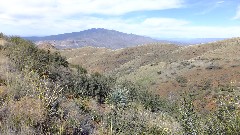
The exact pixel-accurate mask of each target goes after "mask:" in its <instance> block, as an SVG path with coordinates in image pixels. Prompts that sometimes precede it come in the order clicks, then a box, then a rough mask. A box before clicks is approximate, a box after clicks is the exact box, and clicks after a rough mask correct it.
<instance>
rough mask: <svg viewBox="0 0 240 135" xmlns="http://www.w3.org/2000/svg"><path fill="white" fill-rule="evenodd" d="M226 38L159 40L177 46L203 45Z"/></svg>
mask: <svg viewBox="0 0 240 135" xmlns="http://www.w3.org/2000/svg"><path fill="white" fill-rule="evenodd" d="M225 39H226V38H167V39H161V40H165V41H167V42H170V43H174V44H177V45H195V44H205V43H211V42H216V41H221V40H225Z"/></svg>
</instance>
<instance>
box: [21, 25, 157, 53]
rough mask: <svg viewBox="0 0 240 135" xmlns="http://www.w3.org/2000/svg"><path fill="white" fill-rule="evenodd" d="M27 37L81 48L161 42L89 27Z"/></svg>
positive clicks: (39, 42)
mask: <svg viewBox="0 0 240 135" xmlns="http://www.w3.org/2000/svg"><path fill="white" fill-rule="evenodd" d="M24 38H25V39H28V40H31V41H34V42H36V43H37V44H42V43H43V42H49V43H51V44H53V45H54V46H55V47H56V48H61V49H63V48H79V47H84V46H93V47H106V48H112V49H119V48H126V47H132V46H137V45H141V44H149V43H155V42H160V41H158V40H155V39H152V38H149V37H144V36H139V35H134V34H126V33H122V32H118V31H115V30H107V29H102V28H98V29H95V28H93V29H89V30H84V31H81V32H73V33H65V34H59V35H52V36H46V37H24Z"/></svg>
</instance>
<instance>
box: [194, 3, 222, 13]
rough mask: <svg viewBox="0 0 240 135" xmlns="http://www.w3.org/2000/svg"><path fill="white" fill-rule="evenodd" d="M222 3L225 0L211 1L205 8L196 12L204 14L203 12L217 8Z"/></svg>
mask: <svg viewBox="0 0 240 135" xmlns="http://www.w3.org/2000/svg"><path fill="white" fill-rule="evenodd" d="M224 3H225V1H217V2H214V3H211V4H209V5H208V8H206V9H205V10H203V11H202V12H200V13H198V14H199V15H205V14H207V13H209V12H211V11H213V10H215V9H217V8H219V7H220V6H221V5H222V4H224Z"/></svg>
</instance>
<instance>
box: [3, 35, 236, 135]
mask: <svg viewBox="0 0 240 135" xmlns="http://www.w3.org/2000/svg"><path fill="white" fill-rule="evenodd" d="M1 38H3V39H4V40H5V41H6V43H5V45H4V46H3V45H0V46H1V48H0V134H6V135H8V134H9V135H11V134H16V135H26V134H59V135H67V134H82V135H88V134H99V135H106V134H109V135H113V134H129V135H131V134H147V135H148V134H152V135H159V134H160V135H161V134H176V135H179V134H183V135H185V134H209V135H212V134H229V135H233V134H239V132H240V114H239V113H240V112H239V107H240V106H239V101H240V97H239V96H240V93H239V90H240V89H239V87H238V86H237V85H236V82H234V81H235V80H237V79H238V78H236V79H235V80H232V82H229V83H226V84H221V85H220V84H219V85H218V86H216V87H213V85H214V83H213V80H211V79H208V80H204V81H202V80H200V81H199V82H201V83H199V84H198V85H197V86H196V87H193V86H194V85H193V84H192V83H191V80H190V81H189V78H190V77H189V76H186V75H185V76H183V75H181V74H180V73H182V72H176V74H173V73H172V71H174V70H173V68H174V69H175V68H179V69H183V70H182V71H183V72H185V70H186V67H187V68H188V69H189V68H190V67H191V69H196V70H197V68H198V67H197V66H198V65H201V63H199V62H192V63H191V62H190V60H189V61H184V62H183V61H181V62H182V63H179V64H176V61H177V60H176V59H177V58H175V60H174V59H172V58H170V55H169V53H168V51H164V49H160V50H162V53H163V54H166V55H165V56H168V57H166V58H165V59H167V60H165V61H163V62H162V63H161V61H160V60H155V61H154V64H153V63H141V64H142V65H141V64H140V65H141V66H140V65H138V64H136V65H134V66H135V67H137V68H138V70H139V71H142V70H143V69H141V68H146V67H148V66H150V67H152V68H151V70H150V71H156V72H153V73H154V75H153V76H154V77H155V76H166V75H168V74H170V75H172V80H171V81H172V82H175V83H176V85H179V87H180V88H181V89H180V90H179V91H178V92H176V93H174V94H172V95H171V94H169V96H162V95H161V93H157V92H155V91H154V90H151V89H150V87H148V86H146V85H142V84H143V83H141V82H139V81H138V82H137V83H136V82H134V81H131V80H127V79H123V78H122V79H119V75H116V74H115V73H114V72H116V71H113V73H114V74H112V75H110V74H109V73H108V74H105V73H98V72H88V70H87V69H85V68H84V67H83V66H81V65H79V64H74V63H71V64H70V63H69V61H67V59H66V58H65V57H63V56H61V55H60V53H59V52H58V51H54V52H53V51H48V50H43V49H39V48H37V47H36V46H35V44H34V43H32V42H30V41H27V40H24V39H21V38H19V37H7V36H4V35H2V36H1ZM168 46H170V48H169V51H170V52H172V51H174V50H175V49H177V48H179V47H176V46H173V45H168ZM210 46H214V45H210ZM164 47H166V46H164ZM142 48H144V47H142ZM154 48H157V46H153V47H152V48H150V49H152V50H155V49H154ZM197 48H198V47H197ZM148 51H149V50H148ZM148 51H147V53H149V52H148ZM179 51H183V50H178V51H175V53H176V54H178V53H179ZM186 52H187V51H186ZM217 52H219V50H217V51H216V53H217ZM126 53H134V54H137V55H139V57H141V58H142V59H147V61H148V60H151V59H152V58H153V57H160V56H163V55H160V54H159V55H157V56H155V55H154V56H153V55H151V54H150V55H151V57H150V56H149V57H145V56H142V55H141V53H139V51H135V50H134V49H129V50H128V51H127V52H126ZM147 53H146V54H147ZM117 54H118V55H115V56H116V57H122V56H124V58H122V59H120V60H127V61H128V62H129V61H130V60H131V59H132V57H131V55H126V54H124V52H120V53H117ZM178 55H180V54H178ZM191 55H192V54H191ZM207 55H210V54H209V53H207V54H206V55H204V56H203V57H206V56H207ZM194 56H195V55H194ZM211 56H212V57H214V56H215V55H211ZM106 57H109V56H106ZM106 57H105V58H106ZM186 57H189V55H186ZM203 57H202V58H203ZM179 59H181V58H179ZM196 60H197V59H196ZM228 60H229V59H228ZM235 60H237V59H235ZM109 62H112V61H110V60H109ZM120 62H121V61H120ZM174 62H175V63H174ZM204 62H205V61H204ZM123 63H125V61H124V62H123ZM206 63H207V64H209V63H210V62H209V61H207V62H206ZM230 63H231V61H230ZM161 64H163V65H161ZM211 64H212V65H213V64H216V63H210V64H209V65H207V66H206V67H203V68H201V70H199V71H202V72H204V73H205V72H207V73H209V72H211V71H215V70H216V73H217V72H218V71H219V70H220V71H219V72H221V71H223V70H224V69H226V65H222V64H221V63H220V64H219V63H218V65H217V66H216V65H215V66H212V65H211ZM192 65H194V66H192ZM95 66H97V65H95ZM139 67H140V68H139ZM160 67H167V70H165V68H161V69H159V68H160ZM220 67H221V68H220ZM125 68H126V67H125ZM125 68H123V69H125ZM231 68H238V67H231ZM134 70H135V69H134ZM146 70H147V71H148V70H149V68H148V69H146ZM120 71H121V70H118V71H117V72H120ZM124 71H125V70H124ZM160 71H161V72H160ZM192 72H193V71H192ZM134 73H135V76H138V73H139V72H134ZM171 73H172V74H171ZM200 73H201V72H200ZM129 75H132V73H131V74H127V75H126V74H124V75H121V76H120V77H127V76H129ZM175 75H176V76H175ZM235 77H236V76H235ZM156 78H157V77H156ZM150 79H152V78H150ZM232 79H234V78H232ZM146 82H147V83H148V82H151V81H145V83H146ZM160 84H161V83H160ZM200 84H201V85H200ZM160 86H161V85H160ZM165 88H166V87H165ZM168 91H171V90H169V89H168ZM200 99H202V100H200ZM203 100H205V101H207V102H204V101H203ZM209 108H211V109H209Z"/></svg>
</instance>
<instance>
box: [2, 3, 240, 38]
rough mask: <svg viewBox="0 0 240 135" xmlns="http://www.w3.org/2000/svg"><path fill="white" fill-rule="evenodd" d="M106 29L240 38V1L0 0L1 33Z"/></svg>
mask: <svg viewBox="0 0 240 135" xmlns="http://www.w3.org/2000/svg"><path fill="white" fill-rule="evenodd" d="M91 28H105V29H110V30H112V29H113V30H117V31H121V32H125V33H133V34H138V35H144V36H149V37H154V38H231V37H240V0H0V32H3V33H4V34H7V35H18V36H47V35H56V34H62V33H71V32H79V31H83V30H86V29H91Z"/></svg>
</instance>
